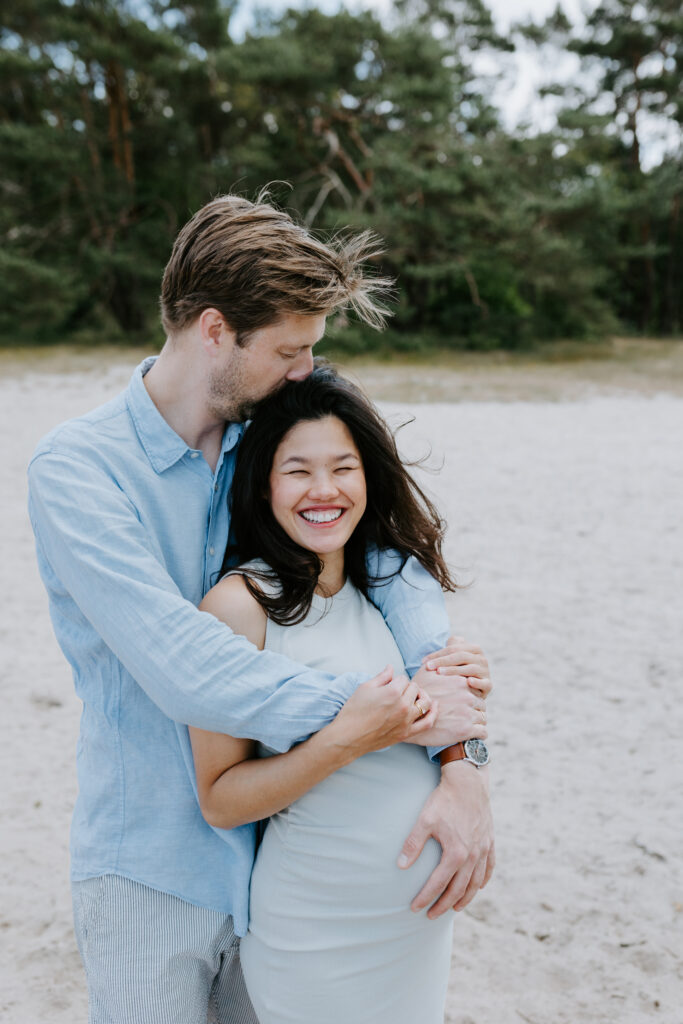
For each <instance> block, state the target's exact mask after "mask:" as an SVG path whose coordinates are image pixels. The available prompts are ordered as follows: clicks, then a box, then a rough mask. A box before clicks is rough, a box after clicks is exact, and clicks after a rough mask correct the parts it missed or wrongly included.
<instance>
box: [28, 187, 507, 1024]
mask: <svg viewBox="0 0 683 1024" xmlns="http://www.w3.org/2000/svg"><path fill="white" fill-rule="evenodd" d="M370 247H371V243H370V242H369V241H368V239H367V238H364V237H363V236H360V237H359V238H351V239H347V240H337V241H335V242H332V243H329V244H323V243H322V242H320V241H319V240H317V239H315V238H314V237H312V236H311V235H310V234H309V233H308V232H307V231H305V230H304V229H303V228H301V227H300V226H298V225H296V224H295V223H294V222H293V221H292V220H291V218H290V217H289V216H288V215H287V214H285V213H283V212H282V211H279V210H277V209H275V208H274V207H273V206H271V205H270V204H269V203H267V202H264V201H257V202H256V203H251V202H248V201H247V200H244V199H241V198H238V197H234V196H224V197H221V198H218V199H216V200H214V201H213V202H211V203H209V204H208V205H207V206H205V207H204V208H203V209H201V210H200V211H199V212H198V213H197V214H196V215H195V216H194V217H193V218H192V219H191V220H190V221H189V223H188V224H187V225H186V226H185V227H184V228H183V229H182V231H181V232H180V234H179V236H178V238H177V240H176V243H175V245H174V248H173V252H172V255H171V258H170V260H169V263H168V265H167V267H166V271H165V274H164V280H163V285H162V295H161V309H162V319H163V323H164V327H165V329H166V332H167V341H166V344H165V345H164V348H163V349H162V352H161V354H160V355H159V357H158V358H157V359H148V360H145V361H144V362H143V363H142V364H141V365H140V366H139V367H138V368H137V370H136V371H135V373H134V374H133V377H132V380H131V382H130V385H129V386H128V388H127V389H126V391H125V392H123V393H122V394H121V395H120V396H118V397H117V398H115V399H113V401H111V402H109V403H107V404H106V405H104V406H102V407H100V408H98V409H96V410H94V411H93V412H91V413H89V414H87V415H86V416H83V417H80V418H79V419H76V420H72V421H70V422H68V423H66V424H63V425H62V426H60V427H58V428H57V429H56V430H54V431H53V432H52V433H51V434H49V435H48V436H47V437H46V438H44V439H43V441H42V442H41V443H40V444H39V446H38V448H37V450H36V453H35V455H34V458H33V460H32V462H31V465H30V468H29V509H30V515H31V521H32V524H33V528H34V532H35V535H36V546H37V554H38V561H39V567H40V571H41V575H42V578H43V580H44V582H45V585H46V587H47V590H48V594H49V598H50V610H51V615H52V620H53V623H54V627H55V632H56V634H57V638H58V640H59V643H60V645H61V647H62V649H63V651H64V653H65V655H66V657H67V658H68V660H69V662H70V663H71V666H72V669H73V674H74V680H75V685H76V690H77V693H78V696H79V697H80V698H81V700H82V701H83V713H82V721H81V733H80V740H79V745H78V754H77V765H78V780H79V795H78V800H77V803H76V808H75V812H74V819H73V825H72V837H71V873H72V889H73V902H74V921H75V927H76V936H77V940H78V944H79V949H80V952H81V956H82V959H83V962H84V966H85V971H86V977H87V984H88V995H89V1006H90V1011H89V1012H90V1017H89V1019H90V1021H91V1024H205V1022H207V1021H211V1022H219V1024H258V1022H260V1024H285V1022H288V1024H289V1022H291V1024H319V1022H320V1021H326V1022H328V1024H441V1022H442V1020H443V1013H444V1001H445V994H446V986H447V980H448V968H449V963H450V949H451V931H452V921H453V915H452V914H451V913H450V911H451V909H455V910H459V909H462V908H463V907H465V906H466V905H467V904H468V903H469V901H470V900H471V899H472V898H473V896H474V895H475V893H476V892H477V891H478V889H479V888H481V887H482V886H483V885H485V884H486V882H487V881H488V878H489V876H490V874H491V871H492V869H493V861H494V856H493V839H492V826H491V819H490V811H489V804H488V780H487V777H486V776H487V769H486V768H485V762H486V761H487V757H488V755H487V751H486V747H485V744H484V743H483V739H484V738H485V736H486V711H485V698H486V696H487V694H488V692H489V690H490V681H489V679H488V666H487V663H486V659H485V657H484V656H483V654H482V653H481V651H480V650H479V649H478V648H477V647H475V646H473V645H470V644H468V643H467V642H466V641H464V640H462V639H460V638H452V637H449V632H450V630H449V625H448V620H447V617H446V612H445V606H444V600H443V591H444V590H452V589H453V588H454V582H453V579H452V577H451V575H450V574H449V570H448V568H447V566H446V564H445V562H444V560H443V557H442V554H441V542H442V523H441V521H440V519H439V517H438V514H437V512H436V510H435V508H434V507H433V506H432V505H431V503H430V502H429V500H428V499H427V498H426V496H425V495H424V494H423V493H422V492H421V491H420V489H419V488H418V487H417V485H416V484H415V483H414V481H413V480H412V479H411V477H410V476H409V475H408V473H407V471H406V469H405V468H404V466H403V465H402V463H401V460H400V458H399V456H398V454H397V451H396V447H395V445H394V441H393V438H392V435H391V432H390V431H389V429H388V428H387V426H386V424H385V423H384V421H383V420H382V418H381V417H380V415H379V414H378V413H377V411H376V410H375V409H374V407H373V406H372V404H371V403H370V402H369V401H368V400H367V398H366V397H365V396H364V395H363V394H362V392H360V391H359V390H358V389H357V388H356V387H355V386H354V385H352V384H351V383H350V382H349V381H347V380H345V379H344V378H343V377H341V376H339V374H337V373H336V371H334V370H333V369H332V368H331V367H328V366H325V365H316V364H314V360H313V355H312V349H313V346H314V345H315V344H316V342H317V341H319V340H320V338H321V337H322V335H323V333H324V328H325V317H326V315H327V314H329V313H331V312H332V311H334V310H335V309H338V308H341V307H348V306H352V307H353V308H354V309H355V310H356V312H357V313H358V315H359V316H360V317H361V318H363V319H364V320H366V322H368V323H373V324H374V325H378V324H379V323H380V322H381V317H382V310H381V305H380V302H379V298H378V297H379V296H381V291H382V288H383V287H384V282H382V281H380V280H378V279H376V278H373V277H371V276H367V273H366V271H365V260H366V258H367V255H368V253H369V251H370ZM463 941H466V937H463Z"/></svg>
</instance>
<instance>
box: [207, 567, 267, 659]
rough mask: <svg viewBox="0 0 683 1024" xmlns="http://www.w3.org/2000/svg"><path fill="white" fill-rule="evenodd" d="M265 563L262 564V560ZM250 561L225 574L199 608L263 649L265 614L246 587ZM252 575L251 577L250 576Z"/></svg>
mask: <svg viewBox="0 0 683 1024" xmlns="http://www.w3.org/2000/svg"><path fill="white" fill-rule="evenodd" d="M263 564H264V565H265V563H263ZM249 567H251V563H248V565H246V566H239V567H238V568H236V569H233V570H231V571H230V573H228V574H226V575H225V576H224V577H223V578H222V579H221V580H219V581H218V583H217V584H216V585H215V586H214V587H212V588H211V590H209V592H208V593H207V595H206V596H205V598H204V600H203V601H202V602H201V604H200V605H199V610H200V611H202V612H209V613H210V614H211V615H214V616H215V617H216V618H217V619H220V621H221V622H224V623H225V624H226V625H227V626H230V628H231V629H232V631H233V633H240V634H241V635H242V636H244V637H246V638H247V640H250V641H251V642H252V643H253V644H255V645H256V646H257V647H259V648H261V649H263V646H264V644H265V639H266V622H267V616H266V613H265V610H264V609H263V607H262V606H261V605H260V604H259V602H258V601H257V600H256V598H255V597H254V595H253V594H252V593H251V591H250V590H249V588H248V587H247V584H246V581H245V576H250V577H251V572H250V571H249ZM252 578H253V577H252Z"/></svg>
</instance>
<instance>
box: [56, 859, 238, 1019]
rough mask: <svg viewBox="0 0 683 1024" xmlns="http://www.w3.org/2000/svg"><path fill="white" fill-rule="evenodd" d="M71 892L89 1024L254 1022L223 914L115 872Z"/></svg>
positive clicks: (228, 922)
mask: <svg viewBox="0 0 683 1024" xmlns="http://www.w3.org/2000/svg"><path fill="white" fill-rule="evenodd" d="M72 893H73V907H74V925H75V930H76V940H77V942H78V948H79V951H80V954H81V957H82V960H83V964H84V967H85V973H86V978H87V983H88V1000H89V1017H88V1021H89V1024H258V1020H257V1017H256V1014H255V1013H254V1010H253V1008H252V1005H251V1001H250V999H249V996H248V994H247V990H246V988H245V984H244V978H243V977H242V968H241V966H240V956H239V939H238V938H237V937H236V935H235V933H234V930H233V926H232V918H231V917H229V916H228V915H226V914H220V913H218V912H217V911H215V910H207V909H205V908H202V907H195V906H193V904H191V903H187V902H186V901H185V900H182V899H179V898H178V897H177V896H170V895H168V894H167V893H163V892H159V891H158V890H156V889H151V888H150V887H149V886H146V885H142V884H140V883H139V882H133V881H131V880H130V879H128V878H121V877H120V876H119V875H102V876H100V877H98V878H88V879H86V880H85V881H84V882H74V883H73V884H72Z"/></svg>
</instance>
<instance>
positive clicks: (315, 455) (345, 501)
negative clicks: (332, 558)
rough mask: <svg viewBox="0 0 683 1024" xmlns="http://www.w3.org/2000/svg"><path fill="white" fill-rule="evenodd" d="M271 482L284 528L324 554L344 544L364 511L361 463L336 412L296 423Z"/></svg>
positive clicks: (282, 447) (282, 444)
mask: <svg viewBox="0 0 683 1024" xmlns="http://www.w3.org/2000/svg"><path fill="white" fill-rule="evenodd" d="M269 482H270V504H271V508H272V510H273V515H274V516H275V518H276V520H277V521H278V523H279V524H280V526H281V527H282V529H283V530H284V531H285V533H286V534H288V536H289V537H291V539H292V540H293V541H295V542H296V543H297V544H299V545H300V546H301V547H302V548H307V549H308V550H309V551H315V553H316V554H319V555H321V556H324V555H330V554H332V553H333V552H337V551H340V550H342V549H343V547H344V545H345V544H346V542H347V540H348V539H349V537H350V536H351V534H352V533H353V531H354V530H355V528H356V526H357V524H358V522H359V521H360V518H361V516H362V515H363V512H364V511H365V505H366V498H367V494H366V488H365V473H364V471H363V464H362V462H361V458H360V455H359V453H358V449H357V448H356V445H355V444H354V441H353V438H352V437H351V433H350V432H349V430H348V428H347V427H346V425H345V424H344V423H342V421H341V420H340V419H338V418H337V417H336V416H326V417H325V418H324V419H322V420H302V421H301V422H300V423H297V424H295V426H293V427H292V428H291V430H290V431H289V432H288V433H287V434H285V436H284V438H283V439H282V441H281V442H280V445H279V447H278V449H277V451H276V452H275V456H274V458H273V465H272V468H271V471H270V481H269Z"/></svg>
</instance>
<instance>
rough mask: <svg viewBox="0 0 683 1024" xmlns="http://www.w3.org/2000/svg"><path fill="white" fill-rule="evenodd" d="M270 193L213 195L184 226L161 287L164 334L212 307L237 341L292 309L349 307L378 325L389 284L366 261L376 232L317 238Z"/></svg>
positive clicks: (377, 247)
mask: <svg viewBox="0 0 683 1024" xmlns="http://www.w3.org/2000/svg"><path fill="white" fill-rule="evenodd" d="M267 198H268V193H267V192H262V193H261V195H259V197H258V199H257V200H256V202H253V203H252V202H250V201H249V200H247V199H243V198H241V197H240V196H235V195H225V196H218V197H217V198H216V199H214V200H212V201H211V202H210V203H207V204H206V206H203V207H202V208H201V210H198V211H197V213H195V215H194V217H192V219H191V220H189V221H188V222H187V224H186V225H185V226H184V227H183V228H182V230H181V231H180V233H179V235H178V237H177V238H176V240H175V244H174V246H173V251H172V253H171V258H170V259H169V261H168V264H167V266H166V270H165V271H164V277H163V282H162V286H161V300H160V301H161V319H162V323H163V325H164V329H165V330H166V332H167V333H168V334H169V335H173V334H176V333H177V332H179V331H181V330H183V329H184V328H186V327H188V326H189V325H190V324H191V323H193V322H194V321H195V320H196V319H197V317H198V316H199V315H200V314H201V313H202V312H203V310H205V309H207V308H209V307H213V308H214V309H217V310H218V311H219V312H220V313H221V314H222V315H223V317H224V319H225V321H226V323H227V324H228V325H229V326H230V328H231V329H232V330H233V331H234V332H235V333H236V335H237V340H238V343H240V344H244V343H246V341H247V340H248V337H249V335H250V334H251V332H252V331H255V330H258V329H259V328H261V327H266V326H269V325H270V324H273V323H276V322H277V321H278V320H279V319H280V318H281V317H282V316H284V315H286V314H292V313H296V314H300V315H309V314H310V315H319V314H328V313H332V312H333V311H334V310H339V309H349V308H350V309H352V310H353V311H354V312H355V313H356V315H357V316H358V317H359V318H360V319H361V320H362V321H364V322H365V323H367V324H370V325H371V326H372V327H375V328H382V327H383V326H384V321H385V317H386V316H387V315H388V314H389V310H388V309H387V307H386V305H385V303H386V301H387V299H388V297H389V296H390V290H391V284H392V282H391V281H390V280H388V279H387V278H383V277H380V276H377V275H373V274H372V273H371V272H370V273H369V272H368V261H370V260H372V259H374V258H376V257H377V256H379V255H380V254H381V252H382V246H381V243H380V240H379V239H378V238H377V236H376V235H374V234H373V233H372V232H371V231H363V232H360V233H358V234H343V235H341V234H340V235H336V236H335V237H333V238H332V239H330V240H329V241H328V242H322V241H319V240H318V239H317V238H315V237H314V236H313V235H312V234H311V233H310V232H309V231H308V230H307V229H306V228H304V227H302V226H301V225H299V224H297V223H295V221H294V220H293V219H292V217H291V216H290V215H289V214H288V213H286V212H284V211H283V210H279V209H277V208H276V207H275V206H273V205H271V203H270V202H266V201H265V200H266V199H267Z"/></svg>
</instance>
